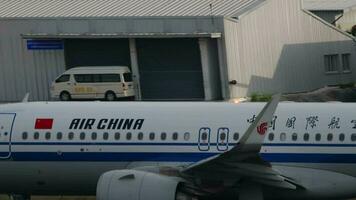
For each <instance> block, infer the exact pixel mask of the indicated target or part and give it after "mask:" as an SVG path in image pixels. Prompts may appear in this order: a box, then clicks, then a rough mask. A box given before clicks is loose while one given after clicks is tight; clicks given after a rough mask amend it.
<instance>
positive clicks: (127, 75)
mask: <svg viewBox="0 0 356 200" xmlns="http://www.w3.org/2000/svg"><path fill="white" fill-rule="evenodd" d="M124 80H125V82H132V74H131V73H124Z"/></svg>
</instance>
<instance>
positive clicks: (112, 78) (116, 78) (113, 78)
mask: <svg viewBox="0 0 356 200" xmlns="http://www.w3.org/2000/svg"><path fill="white" fill-rule="evenodd" d="M101 81H102V82H104V83H113V82H121V79H120V74H102V75H101Z"/></svg>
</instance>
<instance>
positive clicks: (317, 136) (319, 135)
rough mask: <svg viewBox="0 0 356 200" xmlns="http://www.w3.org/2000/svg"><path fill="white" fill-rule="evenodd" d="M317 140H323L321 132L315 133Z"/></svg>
mask: <svg viewBox="0 0 356 200" xmlns="http://www.w3.org/2000/svg"><path fill="white" fill-rule="evenodd" d="M315 140H316V141H320V140H321V134H320V133H317V134H316V135H315Z"/></svg>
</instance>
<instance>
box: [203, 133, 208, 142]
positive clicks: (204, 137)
mask: <svg viewBox="0 0 356 200" xmlns="http://www.w3.org/2000/svg"><path fill="white" fill-rule="evenodd" d="M201 139H202V140H203V141H206V140H208V133H207V132H204V133H202V134H201Z"/></svg>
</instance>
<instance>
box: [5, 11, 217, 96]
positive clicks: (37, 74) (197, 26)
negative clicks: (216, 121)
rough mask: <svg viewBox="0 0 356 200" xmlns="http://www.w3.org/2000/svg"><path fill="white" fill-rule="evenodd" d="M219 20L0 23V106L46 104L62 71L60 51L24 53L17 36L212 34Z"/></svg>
mask: <svg viewBox="0 0 356 200" xmlns="http://www.w3.org/2000/svg"><path fill="white" fill-rule="evenodd" d="M222 29H223V20H222V17H216V18H212V17H162V18H159V17H147V18H145V17H142V18H138V17H132V18H130V17H123V18H117V17H116V18H115V17H113V18H102V19H98V18H72V19H71V18H61V19H56V18H44V19H0V102H1V101H19V100H21V99H22V98H23V96H24V95H25V94H26V92H30V94H31V97H30V99H31V100H48V99H49V86H50V83H51V82H52V80H54V78H55V77H56V76H57V75H59V74H61V73H62V72H63V71H65V59H64V51H63V50H37V51H30V50H27V47H26V40H24V39H23V38H22V37H21V34H43V33H46V34H60V33H76V34H86V33H104V34H108V33H188V34H189V33H190V34H194V33H215V32H222Z"/></svg>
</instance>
